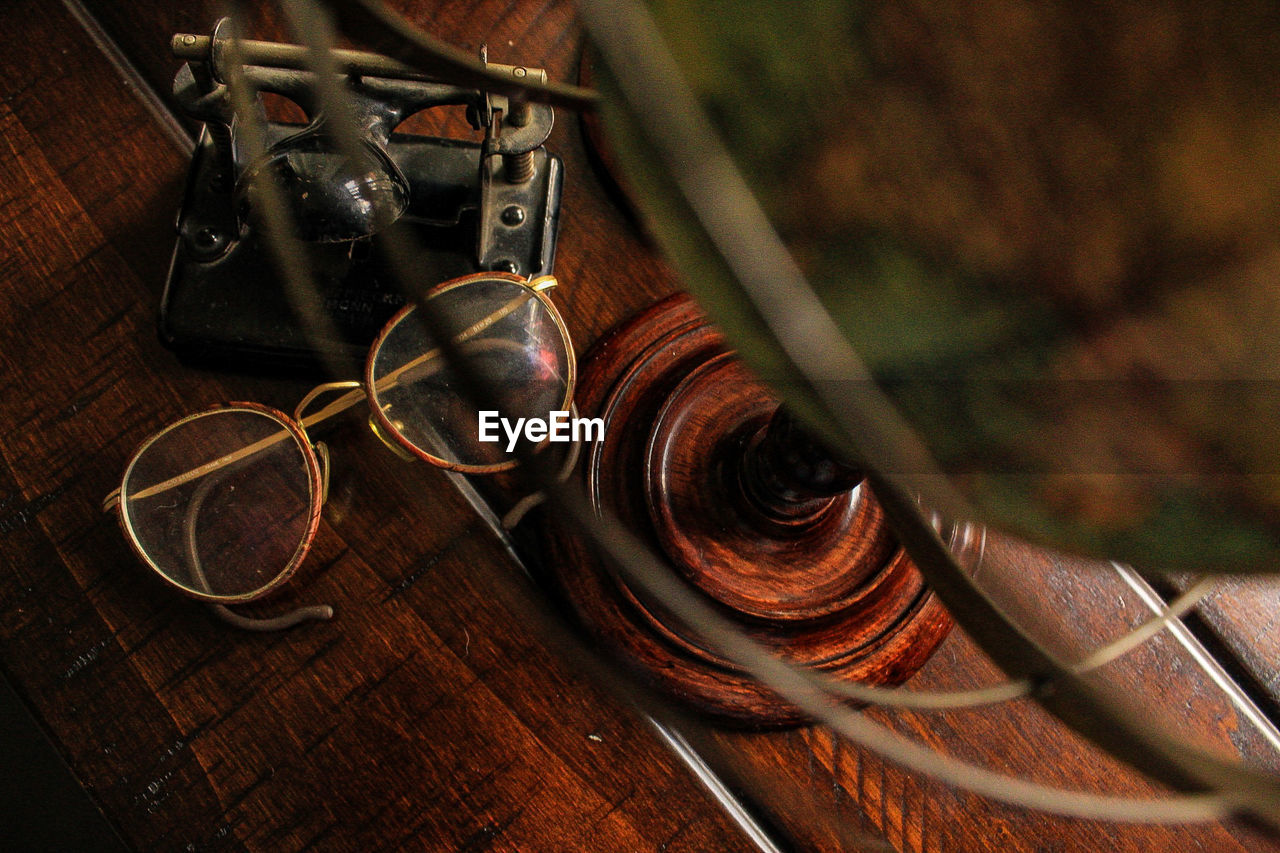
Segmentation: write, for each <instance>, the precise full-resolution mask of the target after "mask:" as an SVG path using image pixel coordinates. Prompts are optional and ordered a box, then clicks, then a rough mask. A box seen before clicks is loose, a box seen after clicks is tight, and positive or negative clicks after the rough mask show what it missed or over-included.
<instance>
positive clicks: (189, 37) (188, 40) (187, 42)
mask: <svg viewBox="0 0 1280 853" xmlns="http://www.w3.org/2000/svg"><path fill="white" fill-rule="evenodd" d="M182 43H183V44H185V45H192V44H195V43H196V37H195V36H193V35H185V36H183V37H182Z"/></svg>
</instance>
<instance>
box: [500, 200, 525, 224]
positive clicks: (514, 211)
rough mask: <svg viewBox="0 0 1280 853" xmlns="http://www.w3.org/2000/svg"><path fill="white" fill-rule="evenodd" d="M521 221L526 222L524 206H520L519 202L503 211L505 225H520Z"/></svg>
mask: <svg viewBox="0 0 1280 853" xmlns="http://www.w3.org/2000/svg"><path fill="white" fill-rule="evenodd" d="M521 222H524V208H523V207H520V206H519V205H517V204H513V205H511V206H510V207H508V208H506V209H505V210H503V211H502V224H503V225H510V226H512V227H515V226H516V225H519V224H520V223H521Z"/></svg>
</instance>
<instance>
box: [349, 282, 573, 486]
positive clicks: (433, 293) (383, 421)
mask: <svg viewBox="0 0 1280 853" xmlns="http://www.w3.org/2000/svg"><path fill="white" fill-rule="evenodd" d="M551 278H552V276H539V277H537V278H533V279H528V278H524V277H523V276H519V275H516V274H515V273H509V272H498V271H494V272H477V273H470V274H469V275H464V276H460V277H458V278H454V279H450V280H449V281H446V282H443V283H441V284H438V285H436V286H435V287H433V288H431V289H430V290H428V291H427V293H426V294H425V295H424V296H423V299H424V301H425V300H431V299H434V298H435V297H437V296H439V295H441V294H442V293H446V292H448V291H450V290H454V289H455V288H459V287H465V286H467V285H469V284H475V283H477V282H481V281H506V282H511V283H513V284H518V285H520V286H521V287H523V288H524V289H525V290H527V291H529V294H530V295H531V296H533V298H535V299H537V300H538V301H539V302H541V303H542V307H543V308H544V309H546V311H547V313H548V314H549V315H550V316H551V320H552V322H554V323H555V324H556V329H557V330H558V331H559V332H560V338H561V340H562V341H563V342H564V349H565V363H566V366H567V370H566V373H567V376H566V378H565V393H564V399H563V400H561V401H560V409H561V410H563V411H567V410H568V409H569V406H570V404H571V403H572V402H573V391H574V388H575V387H576V385H577V369H578V368H577V356H576V355H575V354H574V352H573V339H572V338H571V337H570V335H569V327H568V326H567V325H565V322H564V318H563V317H561V316H560V312H559V311H557V310H556V306H555V303H554V302H552V301H551V300H550V299H548V298H547V295H546V293H544V292H543V291H542V290H539V289H538V287H537V284H538V282H540V281H542V280H545V279H551ZM417 307H418V305H417V303H410V304H408V305H406V306H405V307H404V308H401V309H400V310H399V311H397V312H396V314H395V316H394V317H392V318H391V319H390V320H388V321H387V324H386V325H385V326H383V327H382V331H381V332H379V333H378V337H377V339H376V340H374V342H373V346H371V347H370V348H369V355H368V357H367V358H366V360H365V368H364V387H365V394H366V395H367V396H368V399H369V408H370V410H371V411H372V412H373V417H374V418H375V419H376V420H377V423H378V426H379V427H380V428H382V429H383V430H384V431H385V432H386V434H387V435H389V436H390V437H391V438H393V439H395V441H396V443H397V444H399V445H400V446H401V447H403V448H404V449H405V450H407V451H408V452H409V453H411V454H413V455H414V456H415V457H417V458H418V459H421V460H423V461H424V462H429V463H431V464H432V465H435V466H436V467H437V468H444V469H447V470H449V471H458V472H460V473H463V474H495V473H497V472H499V471H509V470H511V469H512V468H514V467H516V466H517V465H519V464H520V460H519V459H509V460H507V461H506V462H495V463H492V464H490V465H472V464H468V463H466V462H451V461H449V460H448V459H443V458H441V457H439V456H436V455H434V454H431V453H428V452H427V451H425V450H423V449H422V448H420V447H418V446H417V445H416V444H414V443H413V442H412V441H410V440H409V439H408V438H406V437H405V436H404V435H403V434H402V433H401V432H400V430H398V429H396V428H395V426H394V425H393V424H392V423H391V419H390V418H388V417H387V416H386V413H385V412H383V411H382V406H380V405H379V404H378V389H377V386H376V383H375V381H374V377H373V369H374V364H375V362H376V361H377V360H378V351H379V350H380V349H382V343H383V341H385V340H386V338H387V336H388V335H389V334H390V333H391V330H392V329H394V328H395V327H396V326H397V325H399V324H400V321H402V320H403V319H404V318H405V317H408V316H409V315H410V314H412V313H413V312H414V310H415V309H416V308H417ZM544 443H545V442H544Z"/></svg>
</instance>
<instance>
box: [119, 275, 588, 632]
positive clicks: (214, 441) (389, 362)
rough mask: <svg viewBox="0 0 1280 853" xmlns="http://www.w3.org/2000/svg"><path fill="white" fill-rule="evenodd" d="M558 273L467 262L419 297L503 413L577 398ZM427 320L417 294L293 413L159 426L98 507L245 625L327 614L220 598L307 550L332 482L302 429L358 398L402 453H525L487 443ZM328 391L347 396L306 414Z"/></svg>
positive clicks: (476, 467) (467, 461)
mask: <svg viewBox="0 0 1280 853" xmlns="http://www.w3.org/2000/svg"><path fill="white" fill-rule="evenodd" d="M555 285H556V280H555V278H554V277H552V276H543V277H541V278H536V279H533V280H532V281H530V280H526V279H524V278H521V277H519V276H516V275H511V274H509V273H500V272H489V273H476V274H474V275H468V276H463V277H462V278H457V279H454V280H452V281H448V282H445V283H444V284H441V285H439V286H438V287H435V288H433V289H432V290H431V291H430V292H429V293H428V294H427V295H426V297H425V301H426V302H428V303H430V304H431V307H432V308H433V309H438V310H436V311H433V316H436V317H438V318H439V322H441V323H443V324H444V330H445V331H446V332H447V337H448V338H449V339H451V340H452V341H453V343H454V345H455V347H456V349H457V351H458V352H459V353H460V354H461V355H462V356H463V357H464V358H465V359H466V360H467V365H468V368H467V374H468V375H469V376H473V377H477V378H479V379H481V380H482V381H483V382H484V384H485V386H487V387H489V388H494V389H498V390H499V392H500V393H499V395H498V396H499V400H498V405H499V411H500V414H501V416H502V417H505V418H509V419H511V420H515V419H517V418H528V417H533V416H537V415H541V416H543V417H545V416H546V415H547V413H549V412H553V411H565V410H567V409H568V408H570V406H571V401H572V398H573V387H574V380H575V371H576V365H575V359H574V353H573V345H572V343H571V341H570V339H569V332H568V329H567V328H566V327H565V324H564V320H563V319H562V318H561V316H560V313H559V312H558V311H557V310H556V308H555V306H554V305H553V304H552V303H551V301H550V300H549V299H548V298H547V295H546V293H545V291H546V290H548V289H550V288H552V287H554V286H555ZM422 319H423V318H422V316H421V315H420V314H418V313H417V307H416V306H415V305H410V306H408V307H406V308H405V309H403V310H402V311H400V312H399V313H398V314H396V315H395V316H394V317H393V318H392V319H391V320H390V321H389V322H388V323H387V325H386V326H385V327H384V328H383V329H382V332H381V333H380V334H379V335H378V338H377V340H376V341H375V342H374V344H373V346H372V348H371V349H370V350H369V355H368V358H367V360H366V362H365V371H364V381H363V382H354V381H352V382H330V383H326V384H324V385H320V386H318V387H316V388H315V389H313V390H312V391H311V392H310V393H308V394H307V395H306V396H305V397H304V398H303V399H302V401H301V402H299V403H298V406H297V408H296V409H295V410H294V413H293V417H289V416H288V415H286V414H285V413H283V412H281V411H278V410H276V409H273V408H270V407H268V406H263V405H260V404H257V403H227V404H223V405H219V406H215V407H213V408H211V409H208V410H206V411H202V412H198V413H196V414H193V415H188V416H187V417H185V418H182V419H181V420H179V421H177V422H176V423H173V424H171V425H170V426H168V427H166V428H165V429H163V430H161V431H160V432H158V433H156V434H155V435H153V436H152V437H151V438H149V439H147V440H146V441H144V442H143V443H142V445H141V447H139V448H138V449H137V450H136V451H135V452H134V454H133V456H132V457H131V458H130V460H129V463H128V465H127V466H126V467H125V472H124V477H123V479H122V480H121V483H120V487H119V488H117V489H115V490H114V491H113V492H112V493H111V494H110V495H108V496H107V497H106V499H105V500H104V501H103V509H104V511H108V512H109V511H111V510H113V509H115V510H117V511H118V514H119V520H120V526H121V529H122V530H123V531H124V535H125V538H126V539H128V541H129V543H130V545H131V546H132V547H133V549H134V551H135V552H136V553H137V554H138V556H139V558H140V559H141V560H142V561H143V562H144V563H145V564H146V565H148V566H150V567H151V569H152V570H153V571H155V572H156V573H157V574H158V575H159V576H160V577H161V578H162V579H164V581H165V582H167V583H168V584H169V585H171V586H173V587H175V588H176V589H178V590H179V591H181V592H183V593H185V594H186V595H189V596H191V597H193V598H197V599H201V600H203V601H206V602H209V603H210V604H211V605H212V606H213V608H214V610H215V612H216V613H217V614H218V615H219V616H220V617H222V618H223V619H225V620H226V621H228V622H230V623H232V624H234V625H236V626H238V627H242V628H248V629H252V630H276V629H279V628H286V627H289V626H291V625H295V624H297V623H298V622H301V621H303V620H307V619H327V618H329V617H330V616H332V614H333V610H332V608H330V607H328V606H310V607H302V608H298V609H296V610H294V611H292V612H290V613H287V614H285V615H283V616H279V617H275V618H255V617H248V616H244V615H242V614H239V613H235V612H234V611H232V610H230V609H228V608H227V606H226V605H229V604H242V603H246V602H251V601H257V600H259V599H262V598H264V597H266V596H267V595H269V594H271V593H272V592H274V591H276V590H277V589H278V588H279V587H280V586H281V585H282V584H284V583H285V582H286V581H287V580H288V579H289V578H290V576H292V575H293V573H294V572H295V571H296V570H297V568H298V566H299V565H300V564H301V563H302V561H303V559H304V558H305V557H306V555H307V552H308V551H309V550H310V547H311V541H312V539H313V538H314V537H315V533H316V530H317V528H318V527H319V523H320V509H321V507H322V506H323V504H324V502H325V499H326V497H327V494H328V481H329V451H328V448H327V447H326V446H325V444H324V443H323V442H313V441H312V440H311V438H310V436H309V435H308V433H307V430H308V429H309V428H311V427H314V426H315V425H317V424H319V423H321V422H322V421H324V420H327V419H328V418H331V417H333V416H334V415H336V414H338V413H340V412H343V411H346V410H347V409H350V408H351V407H353V406H355V405H356V404H357V403H359V402H360V401H361V400H363V399H367V400H368V401H369V404H370V409H371V414H370V418H369V423H370V426H371V427H372V429H373V431H374V433H375V434H376V435H377V436H378V437H379V438H380V439H381V440H382V441H383V443H384V444H387V445H388V446H389V447H390V448H391V449H393V450H395V451H396V452H398V453H400V454H401V455H403V456H406V457H408V458H417V459H423V460H425V461H427V462H430V463H431V464H433V465H437V466H439V467H441V468H447V469H450V470H454V471H460V472H464V473H469V474H487V473H492V472H496V471H503V470H507V469H510V468H512V467H514V466H515V465H516V464H518V461H519V460H518V459H517V458H516V457H515V456H514V455H513V454H512V452H511V451H510V450H508V449H507V447H506V444H505V443H504V442H492V441H485V440H481V433H480V429H479V424H478V420H479V418H478V414H479V413H478V412H477V410H476V408H475V406H474V405H473V404H472V403H471V401H470V399H469V398H468V396H467V395H466V394H465V393H464V391H463V390H462V389H463V388H464V383H463V381H462V379H461V377H460V376H459V374H458V372H456V371H455V370H454V369H453V367H452V366H451V365H449V364H448V363H447V362H446V359H444V358H443V357H442V352H441V347H440V346H439V345H438V342H437V339H436V338H434V337H433V336H432V333H431V332H430V331H428V329H427V327H426V325H425V324H424V323H423V322H422ZM437 328H439V327H437ZM336 392H343V393H342V394H341V395H340V396H338V397H336V398H334V399H332V400H330V402H329V403H328V404H327V405H324V406H323V407H321V408H318V409H317V410H316V411H314V412H313V413H311V414H307V411H308V409H310V408H312V407H313V404H314V403H315V402H316V401H317V400H319V399H321V398H323V397H324V396H326V395H329V394H333V393H336Z"/></svg>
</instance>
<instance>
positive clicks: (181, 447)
mask: <svg viewBox="0 0 1280 853" xmlns="http://www.w3.org/2000/svg"><path fill="white" fill-rule="evenodd" d="M315 480H316V477H315V475H314V468H313V467H312V465H311V464H310V461H309V456H308V452H307V451H306V450H305V448H304V445H303V443H302V441H301V440H300V437H299V436H298V435H297V434H295V433H294V432H293V431H292V430H291V429H290V428H289V427H288V426H286V425H285V423H284V422H283V421H281V420H280V419H279V418H278V417H277V416H275V415H273V414H270V413H268V412H265V411H258V410H256V409H247V408H245V409H242V408H226V409H215V410H213V411H209V412H202V413H200V414H197V415H192V416H191V417H189V418H185V419H184V420H181V421H178V422H177V423H176V424H174V425H173V426H171V427H169V428H168V429H166V430H165V431H164V432H162V433H160V434H159V435H157V436H156V437H155V438H153V439H151V441H149V442H148V443H147V444H146V445H144V446H143V448H142V449H141V450H139V451H138V454H137V455H136V456H135V457H134V459H133V462H132V463H131V464H130V465H129V469H128V470H127V471H126V472H125V476H124V485H123V486H122V487H121V489H120V507H121V517H122V519H123V521H124V525H125V529H126V530H127V531H128V532H129V534H130V535H131V537H132V538H133V541H134V543H135V545H136V546H137V548H138V551H139V552H140V553H141V554H142V556H143V558H144V559H145V560H146V561H147V562H148V563H149V564H150V565H151V566H152V568H154V569H155V570H156V571H158V572H159V573H160V574H161V575H163V576H164V577H165V578H166V579H167V580H169V581H170V582H172V583H174V584H176V585H177V586H179V587H180V588H182V589H183V590H185V591H187V592H189V593H191V594H193V595H197V596H200V597H203V598H211V599H222V600H230V599H238V600H247V599H249V598H253V597H254V596H255V595H258V594H261V593H263V592H265V591H266V590H267V589H269V588H270V587H272V586H273V585H274V583H275V582H276V581H277V580H283V576H285V575H287V574H288V573H289V572H291V571H292V569H293V568H294V567H295V565H296V564H297V562H298V561H299V560H301V558H302V555H303V554H304V553H305V550H306V547H307V545H309V544H310V539H311V536H312V534H313V533H314V531H315V524H314V519H315V517H316V513H317V511H318V508H319V507H318V503H319V495H318V484H317V483H316V482H315Z"/></svg>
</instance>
